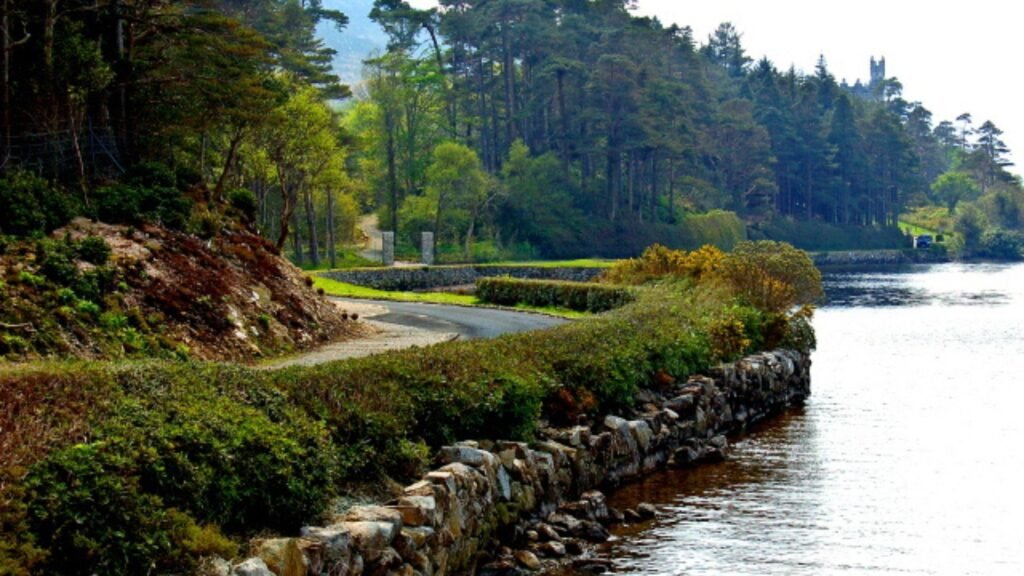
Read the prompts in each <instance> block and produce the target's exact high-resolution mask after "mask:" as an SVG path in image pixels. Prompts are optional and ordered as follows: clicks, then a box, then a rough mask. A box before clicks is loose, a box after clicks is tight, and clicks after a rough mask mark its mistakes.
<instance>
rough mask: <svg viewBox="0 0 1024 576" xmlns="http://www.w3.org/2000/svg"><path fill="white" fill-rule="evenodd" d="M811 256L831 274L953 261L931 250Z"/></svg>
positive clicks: (845, 252)
mask: <svg viewBox="0 0 1024 576" xmlns="http://www.w3.org/2000/svg"><path fill="white" fill-rule="evenodd" d="M810 256H811V259H812V260H813V261H814V265H815V266H817V267H818V268H819V269H820V270H823V271H829V272H832V271H843V270H865V269H873V268H893V267H900V266H909V265H911V264H942V263H945V262H949V261H950V260H951V259H950V257H949V256H948V255H947V254H944V253H940V252H933V251H930V250H852V251H843V252H814V253H811V254H810Z"/></svg>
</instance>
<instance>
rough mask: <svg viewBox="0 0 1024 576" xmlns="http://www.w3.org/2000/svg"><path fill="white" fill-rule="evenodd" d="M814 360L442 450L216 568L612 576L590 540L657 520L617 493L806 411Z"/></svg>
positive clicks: (763, 367)
mask: <svg viewBox="0 0 1024 576" xmlns="http://www.w3.org/2000/svg"><path fill="white" fill-rule="evenodd" d="M809 394H810V358H809V357H808V356H807V355H805V354H801V353H798V352H794V351H775V352H770V353H763V354H757V355H754V356H750V357H748V358H745V359H743V360H741V361H739V362H736V363H735V364H730V365H725V366H722V367H720V368H719V369H718V370H716V371H715V372H714V373H713V374H712V375H711V376H710V377H703V376H699V377H693V378H691V379H689V380H688V381H687V382H685V383H680V384H674V385H671V386H668V387H666V388H665V389H663V390H661V391H660V392H654V391H644V392H642V393H641V394H640V397H639V410H638V413H637V415H636V416H635V417H634V418H633V419H631V420H628V419H625V418H620V417H616V416H608V417H606V418H604V419H603V420H602V421H601V422H600V423H598V424H595V425H593V426H575V427H571V428H564V429H551V428H545V429H542V430H541V432H540V433H539V434H538V440H537V441H536V442H535V443H533V444H532V445H528V444H524V443H518V442H500V441H497V442H495V441H480V442H463V443H459V444H457V445H454V446H448V447H445V448H442V449H441V450H440V452H439V453H438V456H437V458H438V465H439V467H438V468H437V469H436V470H433V471H431V472H429V473H428V474H426V475H425V476H424V477H423V478H422V479H421V480H420V481H419V482H417V483H415V484H412V485H410V486H407V487H406V488H405V489H404V490H403V492H402V496H401V497H400V498H398V499H396V500H394V501H392V502H390V503H388V504H387V505H382V506H361V507H355V508H353V509H351V510H349V511H348V512H347V513H346V514H344V515H341V516H338V517H336V518H334V519H333V520H332V521H331V522H330V523H329V524H328V525H327V526H319V527H314V526H310V527H306V528H303V529H302V531H301V535H300V536H299V537H295V538H272V539H262V540H255V541H253V543H252V548H251V551H252V553H253V557H252V558H250V559H248V560H246V561H245V562H242V563H241V564H237V565H234V566H232V565H230V564H229V563H227V562H225V561H221V560H218V561H215V562H212V563H211V564H210V565H209V566H208V572H209V573H211V574H218V575H220V576H307V575H309V576H314V575H316V576H320V575H327V576H356V575H363V574H366V575H373V576H399V575H402V576H442V575H456V574H460V575H461V574H480V575H489V576H495V575H513V574H523V573H526V572H531V571H537V570H543V569H547V568H552V567H555V566H557V565H559V564H561V563H566V562H568V563H571V564H573V565H574V566H575V567H576V568H577V569H581V570H585V571H586V570H593V571H595V572H602V571H604V570H606V569H607V568H608V566H607V565H606V563H604V562H602V561H600V560H597V559H595V558H592V557H590V556H589V552H588V546H587V544H589V543H596V542H602V541H604V540H606V539H607V538H608V530H607V526H609V525H611V524H615V523H619V522H624V521H625V522H637V521H641V520H644V519H646V518H650V517H652V516H653V514H654V512H655V511H654V509H653V507H649V506H640V507H638V509H637V510H628V511H621V512H620V511H616V510H614V509H612V508H609V507H608V506H607V503H606V501H605V498H604V495H603V494H602V493H601V492H599V491H598V489H612V488H614V487H616V486H619V485H622V484H623V483H625V482H628V481H630V480H633V479H636V478H638V477H640V476H642V475H645V474H648V473H651V472H653V471H655V470H658V469H662V468H665V467H668V466H678V467H686V466H694V465H697V464H699V463H701V462H703V461H707V460H717V459H721V458H723V457H724V456H725V452H726V450H727V447H728V441H727V436H728V435H729V434H734V433H737V432H741V431H743V430H744V429H745V428H746V427H748V426H749V425H751V424H753V423H755V422H757V421H759V420H762V419H764V418H767V417H769V416H772V415H774V414H777V413H779V412H781V411H783V410H785V409H786V408H788V407H790V406H793V405H796V404H799V403H802V402H803V401H804V399H805V398H806V397H807V396H808V395H809Z"/></svg>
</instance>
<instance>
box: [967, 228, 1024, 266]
mask: <svg viewBox="0 0 1024 576" xmlns="http://www.w3.org/2000/svg"><path fill="white" fill-rule="evenodd" d="M975 255H976V256H978V257H981V258H990V259H993V260H1010V261H1017V260H1020V259H1021V257H1022V256H1024V234H1022V233H1021V232H1017V231H1007V230H1001V229H998V228H996V229H989V230H986V231H985V232H984V233H983V234H982V235H981V239H980V244H979V246H978V250H977V252H976V254H975Z"/></svg>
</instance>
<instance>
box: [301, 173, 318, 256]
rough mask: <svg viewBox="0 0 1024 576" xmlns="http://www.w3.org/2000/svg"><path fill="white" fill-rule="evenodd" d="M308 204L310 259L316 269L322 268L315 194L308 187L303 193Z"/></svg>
mask: <svg viewBox="0 0 1024 576" xmlns="http://www.w3.org/2000/svg"><path fill="white" fill-rule="evenodd" d="M302 197H303V199H304V200H305V204H306V233H307V234H308V237H309V259H310V261H311V262H312V263H313V267H314V268H319V267H320V247H319V246H318V245H317V244H318V242H319V237H318V236H317V233H316V206H314V205H313V192H312V190H310V187H309V186H306V187H305V188H304V190H303V192H302Z"/></svg>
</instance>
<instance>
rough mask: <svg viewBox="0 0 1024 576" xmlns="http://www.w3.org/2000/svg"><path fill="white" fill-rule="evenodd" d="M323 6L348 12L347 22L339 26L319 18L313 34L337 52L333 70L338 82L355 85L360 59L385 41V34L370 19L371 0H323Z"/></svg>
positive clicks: (360, 68)
mask: <svg viewBox="0 0 1024 576" xmlns="http://www.w3.org/2000/svg"><path fill="white" fill-rule="evenodd" d="M324 7H326V8H330V9H333V10H341V11H342V12H344V13H345V15H346V16H348V26H346V27H345V28H344V29H343V30H338V29H337V28H336V27H335V26H334V24H332V23H329V22H323V23H321V24H320V26H319V27H318V28H317V34H318V35H319V36H320V38H322V39H323V41H324V42H325V43H326V44H327V45H328V46H330V47H331V48H333V49H334V50H336V51H337V52H338V53H337V55H335V57H334V72H335V73H336V74H337V75H338V76H339V77H340V78H341V81H342V83H344V84H348V85H349V86H357V85H358V84H360V83H361V82H362V78H363V60H365V59H366V58H367V57H368V56H369V55H370V54H371V53H373V52H374V51H376V50H383V49H384V48H385V47H386V45H387V35H385V34H384V31H383V30H382V29H381V28H380V26H378V25H377V24H376V23H375V22H373V21H372V20H370V10H372V9H373V0H325V1H324Z"/></svg>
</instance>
